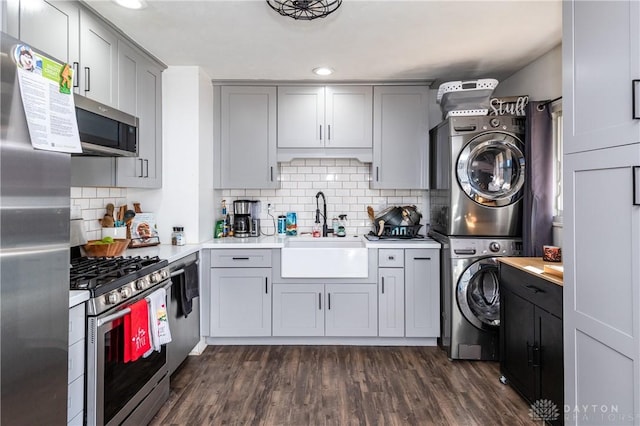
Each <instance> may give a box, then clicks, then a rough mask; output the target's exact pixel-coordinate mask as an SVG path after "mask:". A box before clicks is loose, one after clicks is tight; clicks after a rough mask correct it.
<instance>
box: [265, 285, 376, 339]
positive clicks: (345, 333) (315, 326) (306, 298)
mask: <svg viewBox="0 0 640 426" xmlns="http://www.w3.org/2000/svg"><path fill="white" fill-rule="evenodd" d="M376 296H377V295H376V285H375V284H274V285H273V335H274V336H296V337H309V336H342V337H364V336H376V335H377V328H378V327H377V297H376Z"/></svg>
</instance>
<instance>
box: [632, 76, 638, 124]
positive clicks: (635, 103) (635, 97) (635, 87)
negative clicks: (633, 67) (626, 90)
mask: <svg viewBox="0 0 640 426" xmlns="http://www.w3.org/2000/svg"><path fill="white" fill-rule="evenodd" d="M639 89H640V80H631V99H632V102H631V103H632V105H633V119H634V120H637V119H639V118H640V115H639V114H640V105H638V102H640V96H638V90H639Z"/></svg>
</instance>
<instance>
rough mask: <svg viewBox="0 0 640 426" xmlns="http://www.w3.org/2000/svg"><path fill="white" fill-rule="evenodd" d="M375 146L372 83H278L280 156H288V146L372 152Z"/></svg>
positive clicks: (311, 151)
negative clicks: (332, 84)
mask: <svg viewBox="0 0 640 426" xmlns="http://www.w3.org/2000/svg"><path fill="white" fill-rule="evenodd" d="M371 147H372V88H371V86H341V85H336V86H278V156H279V158H281V159H283V160H286V159H287V158H285V155H286V153H287V151H286V150H292V151H289V152H292V153H297V154H302V156H304V155H310V156H321V155H322V154H325V155H328V156H331V155H335V154H336V152H339V150H344V151H342V152H343V153H355V156H358V151H359V150H360V151H364V155H366V154H367V153H368V155H369V156H370V152H371ZM281 154H282V155H281ZM360 154H363V153H362V152H361V153H360ZM299 156H300V155H299ZM342 156H344V155H342Z"/></svg>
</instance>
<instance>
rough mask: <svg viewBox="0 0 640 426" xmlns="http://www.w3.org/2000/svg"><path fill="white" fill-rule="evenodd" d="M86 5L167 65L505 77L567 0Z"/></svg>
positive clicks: (227, 72)
mask: <svg viewBox="0 0 640 426" xmlns="http://www.w3.org/2000/svg"><path fill="white" fill-rule="evenodd" d="M85 3H88V4H89V5H90V7H92V8H93V9H94V10H95V11H97V12H98V13H99V14H100V15H102V16H103V17H104V18H106V19H107V20H109V21H111V22H112V23H113V24H114V25H116V26H117V27H119V28H120V29H121V30H122V31H123V32H124V33H126V34H127V35H128V36H129V37H130V38H132V39H133V40H134V41H136V42H137V43H138V44H140V45H141V46H143V47H144V48H145V49H146V50H147V51H149V52H150V53H151V54H153V55H154V56H156V57H157V58H158V59H160V60H161V61H162V62H164V63H165V64H167V65H169V66H172V65H198V66H200V67H202V68H203V70H204V71H205V72H206V74H208V75H209V77H211V79H213V80H309V81H314V80H318V81H380V80H394V81H395V80H433V81H435V82H443V81H451V80H465V79H473V78H497V79H498V80H503V79H505V78H506V77H508V76H510V75H511V74H513V73H514V72H515V71H517V70H519V69H521V68H522V67H524V66H525V65H527V64H529V63H530V62H531V61H533V60H534V59H536V58H538V57H540V56H541V55H543V54H544V53H546V52H548V51H549V50H551V49H552V48H554V47H555V46H557V45H558V44H560V42H561V39H562V1H561V0H534V1H523V0H499V1H489V0H472V1H457V0H443V1H435V0H421V1H420V0H414V1H399V0H386V1H372V0H343V3H342V5H341V6H340V8H339V9H338V10H337V11H335V12H334V13H333V14H331V15H329V16H328V17H326V18H321V19H315V20H312V21H296V20H294V19H292V18H289V17H284V16H280V15H279V14H278V13H277V12H275V11H274V10H272V9H271V8H270V7H269V6H268V5H267V3H266V1H264V0H234V1H221V0H205V1H186V0H147V7H146V8H144V9H141V10H128V9H124V8H122V7H120V6H118V5H116V4H115V3H113V2H111V1H104V0H100V1H97V0H85ZM318 66H329V67H332V68H334V69H335V73H334V74H333V75H332V76H330V77H318V76H315V75H314V74H312V72H311V70H312V69H313V68H315V67H318Z"/></svg>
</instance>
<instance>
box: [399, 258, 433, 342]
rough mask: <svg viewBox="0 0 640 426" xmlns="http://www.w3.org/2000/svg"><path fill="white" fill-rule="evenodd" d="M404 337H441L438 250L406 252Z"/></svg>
mask: <svg viewBox="0 0 640 426" xmlns="http://www.w3.org/2000/svg"><path fill="white" fill-rule="evenodd" d="M404 272H405V275H404V277H405V302H406V304H405V336H406V337H439V336H440V250H439V249H405V251H404Z"/></svg>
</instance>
